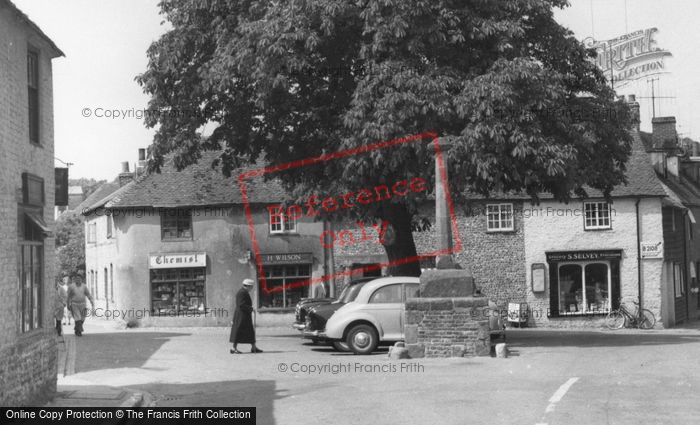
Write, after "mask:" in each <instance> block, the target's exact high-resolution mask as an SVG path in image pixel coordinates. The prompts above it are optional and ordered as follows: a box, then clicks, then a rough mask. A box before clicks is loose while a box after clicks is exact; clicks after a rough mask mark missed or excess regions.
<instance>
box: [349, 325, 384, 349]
mask: <svg viewBox="0 0 700 425" xmlns="http://www.w3.org/2000/svg"><path fill="white" fill-rule="evenodd" d="M347 344H348V347H350V349H351V350H352V351H353V353H355V354H371V353H372V352H373V351H374V350H376V349H377V345H378V344H379V336H378V335H377V331H376V330H374V328H373V327H372V326H369V325H357V326H354V327H353V328H352V329H350V332H348V338H347Z"/></svg>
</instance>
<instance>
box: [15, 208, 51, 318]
mask: <svg viewBox="0 0 700 425" xmlns="http://www.w3.org/2000/svg"><path fill="white" fill-rule="evenodd" d="M18 227H19V228H20V229H22V230H23V231H22V232H21V234H20V238H19V251H18V255H17V262H18V265H17V266H18V267H17V272H18V281H19V293H20V297H21V298H20V312H19V315H20V329H21V331H22V332H28V331H31V330H33V329H37V328H40V327H41V320H42V313H43V312H42V308H41V303H42V295H43V294H42V288H43V276H44V236H45V229H42V228H41V226H40V224H37V223H36V222H35V219H32V217H31V216H30V215H29V214H20V222H19V223H18Z"/></svg>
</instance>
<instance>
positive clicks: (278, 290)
mask: <svg viewBox="0 0 700 425" xmlns="http://www.w3.org/2000/svg"><path fill="white" fill-rule="evenodd" d="M260 260H261V262H262V272H263V275H264V278H262V276H259V277H258V286H259V287H258V291H257V292H258V297H257V298H258V300H257V301H258V308H259V309H260V311H265V310H267V311H273V310H282V311H284V310H289V309H293V308H294V307H295V306H296V304H297V303H298V302H299V301H300V300H301V299H302V298H307V297H309V296H310V293H311V289H312V288H311V287H310V285H309V281H310V280H311V278H312V269H313V254H312V253H310V252H308V253H286V254H261V258H260ZM318 285H324V284H322V283H319V284H318ZM326 289H327V288H325V287H324V288H323V290H320V291H319V292H325V293H328V291H326Z"/></svg>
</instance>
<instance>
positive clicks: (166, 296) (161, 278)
mask: <svg viewBox="0 0 700 425" xmlns="http://www.w3.org/2000/svg"><path fill="white" fill-rule="evenodd" d="M205 284H206V279H205V269H204V268H203V267H197V268H187V269H156V270H151V308H152V311H153V314H155V315H175V314H182V313H188V312H190V313H193V312H204V311H205V309H206V300H205V292H204V289H205Z"/></svg>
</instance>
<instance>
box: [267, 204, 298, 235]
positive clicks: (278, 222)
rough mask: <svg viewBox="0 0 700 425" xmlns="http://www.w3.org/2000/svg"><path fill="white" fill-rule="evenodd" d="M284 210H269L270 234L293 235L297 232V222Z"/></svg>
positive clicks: (271, 208)
mask: <svg viewBox="0 0 700 425" xmlns="http://www.w3.org/2000/svg"><path fill="white" fill-rule="evenodd" d="M283 211H284V210H283V209H282V208H274V207H270V208H268V212H269V215H270V233H293V232H296V231H297V220H296V218H295V217H293V216H290V215H287V214H285V213H284V212H283Z"/></svg>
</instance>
